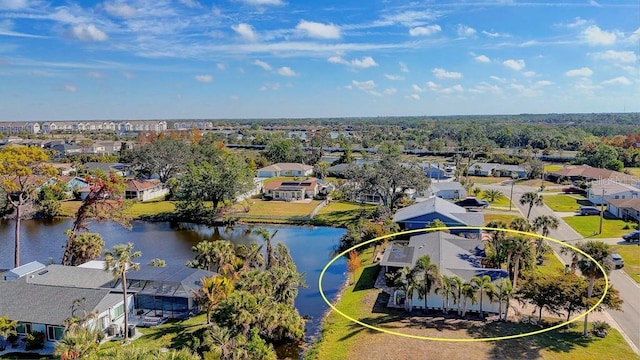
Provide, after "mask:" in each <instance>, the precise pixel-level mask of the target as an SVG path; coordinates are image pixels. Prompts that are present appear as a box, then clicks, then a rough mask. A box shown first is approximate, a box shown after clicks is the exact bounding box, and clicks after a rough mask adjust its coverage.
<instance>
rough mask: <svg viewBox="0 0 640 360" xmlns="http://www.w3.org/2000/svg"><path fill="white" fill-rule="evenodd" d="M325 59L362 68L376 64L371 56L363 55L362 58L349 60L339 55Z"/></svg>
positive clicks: (333, 62)
mask: <svg viewBox="0 0 640 360" xmlns="http://www.w3.org/2000/svg"><path fill="white" fill-rule="evenodd" d="M327 61H328V62H330V63H332V64H343V65H347V66H353V67H358V68H362V69H366V68H369V67H373V66H378V63H377V62H376V61H375V60H374V59H373V58H372V57H371V56H365V57H363V58H362V59H352V60H351V61H348V60H346V59H344V58H342V57H341V56H331V57H330V58H328V59H327Z"/></svg>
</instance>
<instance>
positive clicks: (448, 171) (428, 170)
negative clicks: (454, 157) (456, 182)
mask: <svg viewBox="0 0 640 360" xmlns="http://www.w3.org/2000/svg"><path fill="white" fill-rule="evenodd" d="M418 165H419V166H420V167H422V169H423V170H424V174H425V175H426V176H427V177H428V178H430V179H435V180H444V179H450V178H452V177H453V176H454V173H455V170H456V168H455V166H451V165H447V164H444V163H420V164H418Z"/></svg>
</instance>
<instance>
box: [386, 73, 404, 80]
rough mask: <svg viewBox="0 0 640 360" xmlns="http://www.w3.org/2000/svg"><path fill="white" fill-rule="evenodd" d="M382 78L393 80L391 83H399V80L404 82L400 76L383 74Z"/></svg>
mask: <svg viewBox="0 0 640 360" xmlns="http://www.w3.org/2000/svg"><path fill="white" fill-rule="evenodd" d="M384 77H386V78H387V79H389V80H393V81H400V80H404V77H403V76H400V75H390V74H384Z"/></svg>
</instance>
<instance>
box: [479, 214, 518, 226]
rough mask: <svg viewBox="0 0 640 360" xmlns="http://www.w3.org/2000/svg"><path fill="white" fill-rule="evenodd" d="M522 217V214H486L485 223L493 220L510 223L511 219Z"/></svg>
mask: <svg viewBox="0 0 640 360" xmlns="http://www.w3.org/2000/svg"><path fill="white" fill-rule="evenodd" d="M517 217H520V215H515V214H484V223H485V224H488V223H490V222H492V221H502V222H504V223H505V224H507V225H508V224H509V223H510V222H511V220H513V219H515V218H517Z"/></svg>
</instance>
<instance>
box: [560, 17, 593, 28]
mask: <svg viewBox="0 0 640 360" xmlns="http://www.w3.org/2000/svg"><path fill="white" fill-rule="evenodd" d="M588 23H589V22H588V21H587V20H585V19H581V18H580V17H577V18H575V19H574V21H573V22H570V23H567V24H559V25H558V26H562V27H566V28H569V29H573V28H578V27H583V26H585V25H587V24H588Z"/></svg>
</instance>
